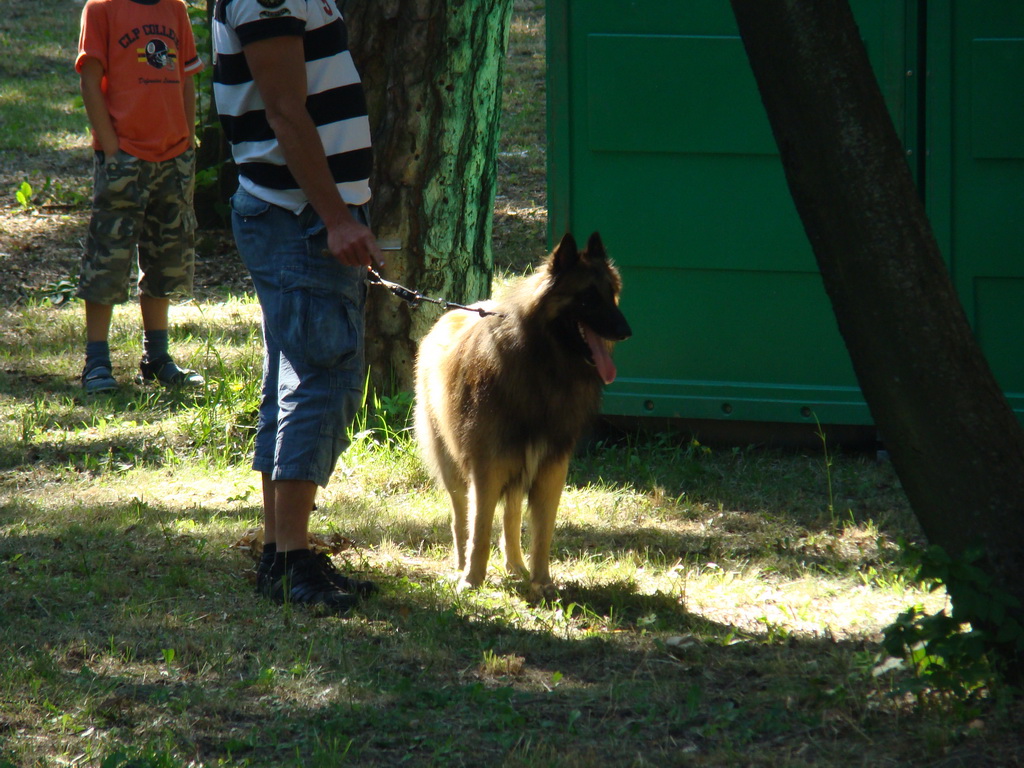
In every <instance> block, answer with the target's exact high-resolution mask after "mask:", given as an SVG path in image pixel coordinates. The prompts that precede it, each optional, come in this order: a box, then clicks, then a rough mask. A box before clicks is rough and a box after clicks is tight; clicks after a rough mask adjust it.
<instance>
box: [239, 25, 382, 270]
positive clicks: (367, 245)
mask: <svg viewBox="0 0 1024 768" xmlns="http://www.w3.org/2000/svg"><path fill="white" fill-rule="evenodd" d="M243 50H244V52H245V58H246V61H247V62H248V64H249V70H250V71H251V72H252V76H253V79H254V80H255V82H256V87H257V88H259V91H260V96H262V97H263V103H264V105H265V107H266V111H267V121H268V122H269V123H270V127H271V128H272V129H273V131H274V134H275V135H276V136H277V140H278V143H280V145H281V151H282V152H283V153H284V159H285V162H286V163H288V169H289V170H290V171H291V172H292V175H293V176H294V177H295V180H296V181H297V182H298V183H299V186H300V187H302V191H303V192H305V194H306V198H307V199H308V200H309V203H310V205H312V206H313V209H314V210H315V211H316V212H317V213H318V214H319V215H320V218H321V219H323V221H324V224H325V225H326V226H327V247H328V249H329V250H330V251H331V254H332V255H333V256H334V258H336V259H337V260H338V261H340V262H341V263H342V264H347V265H349V266H360V265H361V266H364V267H365V266H370V264H371V263H372V262H373V261H376V262H377V263H382V257H381V252H380V249H379V248H378V247H377V242H376V240H375V239H374V237H373V233H372V232H371V231H370V230H369V228H368V227H365V226H363V224H361V223H360V222H358V221H356V220H355V219H354V218H352V214H351V213H349V210H348V206H347V205H346V204H345V201H344V200H342V199H341V195H340V194H339V193H338V188H337V187H336V186H335V184H334V179H333V178H332V176H331V172H330V169H329V168H328V166H327V155H326V153H325V151H324V146H323V143H322V142H321V141H320V135H319V134H318V133H317V130H316V125H315V124H314V123H313V119H312V118H311V117H310V115H309V112H308V111H307V110H306V65H305V59H304V56H303V48H302V38H301V37H297V36H286V37H272V38H268V39H266V40H257V41H256V42H253V43H250V44H248V45H246V46H245V48H244V49H243Z"/></svg>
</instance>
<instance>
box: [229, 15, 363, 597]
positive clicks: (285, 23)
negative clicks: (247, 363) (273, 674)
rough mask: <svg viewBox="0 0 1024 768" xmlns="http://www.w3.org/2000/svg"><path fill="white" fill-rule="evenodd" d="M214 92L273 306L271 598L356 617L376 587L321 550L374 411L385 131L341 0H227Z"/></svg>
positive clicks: (268, 355) (267, 481)
mask: <svg viewBox="0 0 1024 768" xmlns="http://www.w3.org/2000/svg"><path fill="white" fill-rule="evenodd" d="M213 40H214V55H215V63H214V90H215V94H216V99H217V108H218V111H219V112H220V118H221V123H222V125H223V126H224V131H225V134H226V136H227V139H228V141H229V143H230V144H231V149H232V155H233V157H234V160H235V163H236V165H237V166H238V170H239V189H238V191H237V192H236V193H235V195H234V196H233V197H232V199H231V207H232V227H233V229H234V233H235V241H236V243H237V245H238V249H239V252H240V254H241V256H242V259H243V260H244V261H245V264H246V267H247V268H248V270H249V272H250V274H251V275H252V279H253V285H254V287H255V289H256V293H257V296H258V297H259V301H260V306H261V308H262V310H263V339H264V348H265V354H264V365H263V398H262V402H261V404H260V413H259V423H258V427H257V433H256V446H255V452H254V453H255V455H254V459H253V469H255V470H256V471H257V472H260V473H261V474H262V479H263V505H264V550H263V555H262V559H261V560H260V565H259V567H258V570H257V589H258V591H259V592H260V593H261V594H263V595H265V596H267V597H270V598H272V599H273V600H275V601H277V602H290V603H296V604H308V605H312V606H317V607H320V608H324V609H326V610H327V611H329V612H331V613H336V614H337V613H344V612H345V611H347V610H348V609H349V608H351V607H352V606H353V605H355V604H356V603H357V602H358V600H359V599H360V598H361V597H365V596H366V595H368V594H370V593H371V592H372V591H374V589H375V587H374V585H373V584H372V583H370V582H365V581H357V580H355V579H352V578H349V577H346V576H343V575H342V574H340V573H338V572H337V571H336V570H335V569H334V566H333V564H332V563H331V560H330V558H329V557H327V556H326V555H319V556H317V555H314V554H313V553H312V552H311V551H310V550H309V543H308V535H309V516H310V512H311V511H312V509H313V505H314V500H315V497H316V492H317V488H318V486H320V487H322V486H325V485H326V484H327V482H328V479H329V478H330V475H331V473H332V472H333V471H334V467H335V464H336V462H337V460H338V457H339V456H340V455H341V452H342V451H343V450H344V449H345V448H346V447H347V446H348V440H347V436H346V435H347V429H348V425H349V423H350V422H351V420H352V417H353V416H354V415H355V412H356V410H357V409H358V408H359V407H360V405H361V398H362V385H363V330H364V326H363V308H364V302H365V298H366V296H365V292H366V287H365V277H366V267H367V266H369V265H370V264H371V263H372V262H373V261H376V262H378V263H380V261H381V254H380V250H379V248H378V247H377V244H376V241H375V239H374V236H373V233H372V232H371V231H370V229H369V221H368V218H367V212H366V204H367V202H368V201H369V199H370V188H369V176H370V170H371V150H370V129H369V120H368V118H367V114H366V100H365V97H364V94H363V89H362V85H361V82H360V79H359V74H358V72H357V71H356V68H355V65H354V64H353V61H352V56H351V53H350V52H349V50H348V32H347V29H346V26H345V22H344V20H343V19H342V17H341V14H340V12H339V10H338V7H337V6H336V5H335V0H217V4H216V7H215V11H214V28H213Z"/></svg>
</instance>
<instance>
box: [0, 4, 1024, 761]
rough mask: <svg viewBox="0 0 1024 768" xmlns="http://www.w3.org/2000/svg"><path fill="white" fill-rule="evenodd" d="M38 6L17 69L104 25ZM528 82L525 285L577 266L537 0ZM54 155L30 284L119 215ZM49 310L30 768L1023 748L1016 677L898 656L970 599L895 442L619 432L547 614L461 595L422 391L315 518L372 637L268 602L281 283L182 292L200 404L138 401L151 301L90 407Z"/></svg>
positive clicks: (17, 228) (506, 182) (18, 559)
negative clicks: (820, 442)
mask: <svg viewBox="0 0 1024 768" xmlns="http://www.w3.org/2000/svg"><path fill="white" fill-rule="evenodd" d="M12 2H13V3H14V5H12V9H14V11H16V12H17V13H21V12H22V11H23V10H24V5H23V4H22V0H12ZM25 5H27V4H25ZM35 7H36V8H38V13H37V14H36V15H35V16H34V17H33V18H35V19H37V20H38V21H40V25H39V26H40V29H38V30H36V28H35V25H28V26H24V28H19V34H17V35H12V34H11V33H10V32H9V31H7V32H5V34H7V35H8V36H7V37H6V38H5V39H4V44H5V46H10V48H9V50H10V51H11V53H10V55H9V56H8V57H7V58H8V60H9V63H8V64H7V65H5V66H9V67H13V66H22V65H21V64H20V63H19V64H12V63H10V62H23V61H26V60H27V56H28V55H29V54H30V52H31V51H33V50H37V49H39V48H40V47H41V46H42V47H45V46H46V45H52V43H47V42H46V41H47V40H50V39H52V40H73V36H74V26H75V24H76V23H77V19H76V18H75V17H73V16H72V15H71V14H69V13H68V11H67V6H66V4H64V3H58V2H57V1H56V0H43V1H42V2H39V3H36V4H35ZM19 18H20V19H22V21H23V22H24V21H25V20H27V19H28V18H29V17H28V16H20V17H19ZM4 23H6V22H4ZM3 29H5V30H9V28H8V27H3ZM22 54H24V55H22ZM538 57H540V58H539V59H538ZM508 71H509V77H510V78H511V82H510V85H509V87H508V88H507V89H506V91H507V93H508V94H510V95H509V98H508V102H507V104H506V106H507V110H508V111H507V115H506V122H505V124H504V125H505V129H504V130H505V139H504V142H505V143H504V144H503V153H504V154H503V158H504V159H503V161H502V169H503V170H502V180H501V181H500V182H499V185H500V189H499V192H500V193H501V194H502V195H503V197H501V198H499V200H498V201H497V204H496V233H495V250H496V255H497V257H498V259H499V261H500V263H501V264H502V266H503V267H504V270H505V271H506V272H507V273H510V274H514V273H515V272H516V271H517V270H521V268H522V266H523V265H524V264H525V263H527V253H528V252H529V255H530V257H531V258H532V257H535V256H536V255H538V254H539V253H540V252H541V251H542V250H543V242H542V241H543V224H544V216H543V204H544V199H543V146H542V143H541V139H542V137H543V120H542V119H541V117H539V116H538V113H537V109H539V107H538V106H537V103H536V102H537V88H538V84H539V86H540V87H542V86H543V78H542V76H540V75H539V74H538V73H542V72H543V9H542V6H537V5H534V4H530V5H526V4H522V3H520V4H518V5H517V13H516V23H515V27H514V29H513V40H512V45H511V52H510V62H509V69H508ZM40 72H41V74H42V75H43V76H42V78H41V82H40V83H39V84H34V85H32V86H31V87H33V88H39V89H41V90H39V91H38V95H36V96H32V98H41V99H43V100H45V101H47V103H58V102H59V101H60V98H61V97H60V96H59V94H61V93H63V92H64V90H65V89H66V88H67V87H68V86H67V79H68V77H69V75H68V73H67V72H66V71H64V70H60V69H59V68H55V69H54V70H53V71H52V72H51V71H50V70H45V69H44V70H40ZM538 78H539V79H538ZM4 82H5V83H6V82H7V80H6V79H5V80H4ZM524 83H526V84H525V85H524ZM5 87H6V86H5ZM25 87H28V86H25ZM517 94H518V95H517ZM9 106H10V103H9V102H4V103H3V105H2V109H3V113H2V114H3V116H4V118H5V119H4V121H3V127H0V142H3V141H8V142H13V141H14V140H15V137H14V134H10V133H5V132H4V131H6V130H7V126H8V125H10V123H9V122H8V121H7V119H6V118H7V115H8V109H9ZM531 110H533V111H532V112H531ZM32 130H37V129H32ZM32 140H33V141H38V146H39V154H38V155H30V154H25V155H18V159H17V163H16V164H15V165H16V167H14V168H11V167H5V169H4V170H3V172H2V173H3V174H6V175H4V176H3V178H4V181H5V183H7V184H8V185H9V187H8V188H4V190H3V193H4V200H3V206H4V207H3V210H0V215H2V217H3V221H4V225H5V226H4V227H2V228H0V229H2V230H3V231H2V232H0V266H2V267H3V268H4V269H5V271H6V272H7V273H8V274H11V268H10V266H9V265H10V264H12V263H17V259H16V258H15V257H16V256H17V255H18V254H19V253H21V252H22V251H23V250H24V249H25V248H34V247H35V246H34V245H33V244H34V243H36V242H37V241H38V239H39V238H43V237H49V238H52V241H51V240H46V242H48V243H49V242H54V243H58V242H59V243H60V247H62V248H66V249H67V250H68V251H69V252H72V251H73V250H74V248H75V245H74V243H75V241H76V239H77V238H80V237H81V233H82V229H83V227H84V221H85V216H86V212H85V211H84V210H83V209H82V206H81V205H80V204H72V203H71V202H69V203H68V209H67V210H62V211H59V212H53V211H52V210H48V209H46V208H45V207H38V208H35V209H32V210H25V209H24V208H23V207H22V206H20V205H19V204H18V203H17V202H16V201H15V199H14V188H15V185H14V184H12V182H14V181H20V179H21V178H22V177H23V176H28V177H30V178H43V177H46V176H47V175H52V174H53V173H54V171H53V169H54V166H53V165H52V164H50V163H51V161H53V162H56V161H55V160H54V158H58V159H60V158H61V157H62V156H61V155H60V151H59V150H58V149H56V148H55V147H54V144H53V140H52V139H51V138H46V137H43V138H39V139H32ZM58 143H59V142H58ZM73 149H74V152H75V153H78V155H85V154H87V149H86V148H85V144H84V141H83V140H81V138H79V139H76V142H75V143H74V147H73ZM520 152H525V154H519V153H520ZM538 157H540V161H539V162H538V161H537V158H538ZM5 162H13V161H8V160H5ZM61 162H64V161H63V160H61ZM67 162H68V163H70V164H69V165H68V166H66V167H65V166H58V168H63V169H64V170H61V171H60V174H61V175H62V177H63V178H66V179H67V180H68V181H67V183H68V184H69V185H75V184H77V185H80V186H82V187H86V188H87V186H88V179H87V176H86V175H85V174H86V173H87V168H86V166H85V163H84V162H80V163H79V164H78V165H75V164H74V163H71V161H70V160H69V161H67ZM68 169H70V170H68ZM513 170H514V171H515V173H514V174H513V173H512V172H511V171H513ZM513 176H514V178H513ZM8 189H9V193H8ZM4 233H7V234H4ZM11 233H13V234H11ZM523 233H526V234H525V235H524V234H523ZM530 238H535V240H530ZM217 242H218V241H217V240H216V238H211V240H210V243H211V245H210V246H209V248H210V249H213V248H215V247H219V246H217V245H216V243H217ZM503 243H504V244H512V243H514V244H515V246H514V248H513V247H512V246H508V247H506V245H503ZM204 256H205V260H206V261H208V262H209V261H223V260H226V259H229V258H230V256H231V255H230V254H227V253H220V252H217V251H215V250H210V251H207V252H206V253H205V254H204ZM56 274H57V275H58V276H59V270H58V272H57V273H56ZM66 276H71V273H70V272H68V273H67V275H66ZM33 277H34V279H35V280H36V284H37V285H38V284H39V282H40V280H41V278H39V276H29V277H26V280H31V279H33ZM42 293H44V292H42V291H38V290H29V291H27V292H26V293H25V294H22V296H23V298H20V299H19V300H18V301H17V302H16V303H12V304H11V305H10V306H9V307H5V308H0V573H2V574H3V576H4V578H5V588H4V590H3V591H2V592H0V654H2V657H3V659H4V664H2V665H0V766H4V768H6V767H7V766H18V768H30V767H34V766H40V767H42V766H53V765H87V766H102V767H103V768H116V767H117V766H129V765H130V766H144V767H147V768H148V767H157V766H167V767H168V768H179V767H182V768H183V767H184V766H291V765H295V766H299V765H301V766H336V765H393V764H406V765H413V766H435V765H436V766H457V765H465V766H482V765H500V766H510V767H518V766H531V767H532V766H539V765H540V766H564V767H566V768H569V767H577V766H597V765H623V766H650V765H665V766H669V765H696V766H735V765H749V766H760V765H763V766H779V765H785V766H812V765H813V766H850V765H870V766H918V765H919V766H929V765H944V766H946V765H948V766H954V765H965V766H966V765H1019V764H1020V763H1021V758H1022V754H1021V747H1020V744H1019V734H1020V732H1021V710H1020V706H1019V704H1016V703H1013V702H1012V701H1011V702H1007V701H1006V700H1005V699H1003V698H1001V697H1000V695H999V694H1000V693H1001V692H1000V691H980V692H977V695H975V696H973V697H956V696H950V695H947V694H942V693H941V692H937V691H930V690H928V689H927V688H925V689H923V690H921V689H920V688H919V687H918V686H916V685H915V683H916V682H917V681H915V680H914V678H913V674H912V671H910V670H908V669H905V668H901V667H900V666H899V665H895V666H893V667H891V668H887V669H888V671H884V669H883V668H881V667H879V666H878V663H879V662H880V661H882V659H881V657H880V652H881V649H880V646H879V639H880V633H881V630H882V629H883V628H884V627H885V626H886V625H887V624H889V623H890V622H891V621H892V620H893V619H894V618H895V617H896V615H897V614H898V613H899V612H900V611H901V610H903V609H904V608H906V607H907V606H909V605H913V604H916V603H921V604H925V605H927V606H929V607H930V609H931V610H936V609H938V608H940V607H941V606H942V605H943V604H944V596H943V595H942V593H941V592H938V593H927V592H923V591H921V590H920V589H919V588H918V587H916V586H915V585H914V584H913V583H912V579H911V578H910V575H911V574H910V570H909V567H908V565H907V564H906V562H905V560H904V558H903V554H902V549H901V545H900V542H901V541H904V540H907V541H919V538H920V537H919V531H918V528H917V526H916V524H915V522H914V520H913V517H912V515H911V514H910V511H909V509H908V508H907V505H906V501H905V499H904V497H903V494H902V492H901V491H900V488H899V484H898V482H897V480H896V478H895V476H894V475H893V472H892V469H891V467H890V466H889V465H888V464H886V463H885V462H879V461H876V459H875V457H874V456H872V455H866V454H859V453H850V452H844V451H842V450H839V451H835V450H832V449H830V450H829V451H828V453H823V452H822V451H820V450H817V451H803V452H801V451H781V450H768V449H764V448H759V447H735V448H733V447H728V446H726V447H717V446H716V447H713V448H709V447H708V446H705V445H701V444H700V443H699V442H696V441H694V440H692V438H690V437H689V436H687V435H679V434H673V433H671V432H659V433H652V434H627V435H622V434H616V433H612V432H607V433H601V434H599V435H598V436H597V437H596V438H595V439H594V440H593V441H591V442H589V443H588V444H587V445H586V446H585V447H584V450H582V451H581V452H580V454H579V455H578V456H577V457H576V458H575V460H574V461H573V464H572V467H571V472H570V478H569V483H568V487H567V489H566V492H565V495H564V498H563V503H562V507H561V510H560V513H559V522H558V527H557V530H556V534H555V547H554V562H553V573H554V577H555V579H556V581H557V582H558V583H559V585H560V587H561V597H560V599H559V600H558V601H555V602H552V603H542V604H537V603H534V602H531V601H529V600H528V599H527V598H526V593H525V590H524V589H523V586H522V585H521V584H520V583H519V582H517V581H516V580H515V579H512V578H509V577H508V576H507V575H506V574H503V573H502V572H501V571H500V569H498V568H497V567H496V566H495V565H492V569H491V572H490V578H489V581H488V583H487V584H486V585H485V587H484V588H482V589H480V590H479V591H476V592H471V593H458V592H456V591H455V590H454V589H453V586H452V581H451V578H450V577H451V556H450V547H451V536H450V532H449V512H448V505H447V501H446V500H445V498H444V497H443V495H442V494H441V493H440V492H439V491H438V490H437V489H436V488H435V487H434V486H433V485H432V484H431V482H430V481H429V479H428V477H427V475H426V473H425V471H424V468H423V466H422V464H421V463H420V461H419V459H418V457H417V455H416V451H415V448H414V446H413V445H412V444H411V441H410V436H409V432H408V429H407V417H408V407H409V404H410V401H409V398H408V396H407V395H406V396H402V395H399V396H396V397H394V398H392V399H390V400H385V401H378V402H376V403H370V404H368V406H367V408H366V410H365V411H364V413H363V414H362V415H361V416H360V418H359V420H358V421H357V423H356V425H355V427H354V430H353V438H354V442H353V445H352V447H351V448H350V450H349V451H348V452H347V453H346V454H345V456H344V457H343V461H342V463H341V464H340V465H339V467H338V469H337V471H336V473H335V476H334V478H333V480H332V483H331V485H330V486H329V487H328V489H327V490H326V491H325V492H324V493H323V494H322V495H321V497H320V499H319V508H318V510H317V512H316V513H315V517H314V521H313V528H314V530H315V531H316V532H317V533H318V534H320V535H321V536H322V537H325V538H328V539H330V540H331V541H335V542H340V543H338V544H337V545H336V548H337V550H338V552H337V553H336V554H335V560H336V561H337V562H338V564H339V566H345V567H348V568H351V569H353V570H357V571H360V572H362V573H364V574H367V575H368V576H369V577H371V578H373V579H374V580H375V581H377V582H378V583H379V584H380V585H381V587H382V593H381V595H379V596H378V597H377V598H375V599H373V600H372V601H370V602H369V603H367V605H366V607H365V609H363V610H360V611H359V612H357V613H356V615H354V616H352V617H351V618H348V619H335V618H324V617H317V616H315V615H311V614H309V613H307V612H305V611H301V610H281V609H279V608H276V607H273V606H271V605H268V604H266V603H264V602H263V601H261V600H257V599H256V598H255V597H254V596H253V589H252V584H251V580H250V579H251V574H250V565H251V557H250V554H249V550H248V549H247V546H248V545H249V544H250V543H251V538H250V537H249V532H250V531H251V530H252V529H253V528H255V527H256V526H258V524H259V517H260V500H259V488H258V484H257V479H256V476H255V475H254V474H253V473H252V472H251V471H249V469H248V468H247V455H248V451H249V449H250V447H251V438H252V427H253V423H254V408H255V405H256V402H257V397H258V393H257V385H256V381H257V379H258V370H259V357H260V341H259V310H258V306H257V305H256V303H255V302H254V300H253V298H252V297H251V295H249V294H248V293H247V292H246V291H244V290H235V289H234V288H227V287H225V286H224V285H217V286H214V287H213V288H212V289H211V290H208V291H204V292H203V293H202V294H201V296H200V298H199V300H198V301H196V302H194V303H188V304H182V305H176V306H174V307H173V309H172V326H173V334H172V344H173V347H174V349H175V352H176V353H177V354H178V356H179V357H180V358H181V359H182V360H183V361H184V362H186V363H187V364H188V365H190V366H191V367H196V368H199V369H201V370H202V371H203V372H204V373H205V374H206V375H207V379H208V381H209V385H208V386H207V388H206V389H205V390H204V391H203V392H201V393H200V394H198V395H197V396H183V395H176V394H174V393H169V392H165V391H162V390H155V389H151V388H142V387H138V386H135V385H133V384H130V383H127V382H128V381H129V380H130V376H131V372H132V370H133V367H134V365H135V364H136V362H137V359H138V356H139V354H140V351H141V350H140V347H139V338H138V337H139V332H138V329H137V320H136V317H135V313H134V310H133V309H131V308H128V309H126V310H124V311H118V312H116V313H115V324H114V328H113V337H112V347H113V350H114V354H115V356H114V364H115V368H116V374H117V375H118V377H119V378H120V379H121V380H122V381H125V382H126V384H125V386H123V387H122V389H121V391H120V392H118V393H117V394H115V395H113V396H110V397H101V398H95V399H84V398H83V397H82V396H81V392H80V389H79V387H78V383H77V376H78V373H79V368H80V364H81V360H80V353H81V346H82V325H83V317H82V309H81V306H80V305H79V304H78V303H76V302H70V303H68V304H64V305H61V306H54V305H53V304H51V303H50V302H48V301H46V300H42V299H40V298H39V296H40V295H42ZM827 429H828V427H827V426H826V427H824V430H826V431H827ZM497 561H498V558H497V556H496V555H495V557H494V559H493V560H492V563H496V562H497Z"/></svg>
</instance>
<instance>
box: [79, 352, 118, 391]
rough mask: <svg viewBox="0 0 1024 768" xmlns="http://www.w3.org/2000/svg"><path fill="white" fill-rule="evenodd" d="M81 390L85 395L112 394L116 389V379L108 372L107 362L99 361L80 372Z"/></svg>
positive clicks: (108, 364)
mask: <svg viewBox="0 0 1024 768" xmlns="http://www.w3.org/2000/svg"><path fill="white" fill-rule="evenodd" d="M82 389H83V390H84V391H85V394H87V395H94V394H98V393H100V392H113V391H115V390H116V389H117V379H115V378H114V375H113V373H111V371H110V361H109V360H99V361H97V362H95V363H93V364H92V365H90V366H89V367H88V368H86V369H85V370H84V371H82Z"/></svg>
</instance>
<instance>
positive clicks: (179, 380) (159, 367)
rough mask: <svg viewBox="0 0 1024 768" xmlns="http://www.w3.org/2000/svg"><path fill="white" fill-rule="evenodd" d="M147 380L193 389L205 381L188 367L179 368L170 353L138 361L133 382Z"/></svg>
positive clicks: (138, 382) (143, 382)
mask: <svg viewBox="0 0 1024 768" xmlns="http://www.w3.org/2000/svg"><path fill="white" fill-rule="evenodd" d="M147 381H156V382H158V383H160V384H163V385H164V386H165V387H183V388H187V389H195V388H198V387H201V386H203V385H204V384H205V383H206V379H204V378H203V377H202V375H201V374H199V373H196V372H195V371H190V370H189V369H188V368H179V367H178V365H177V364H176V363H175V362H174V359H173V358H172V357H171V356H170V355H164V356H162V357H158V358H157V359H156V360H150V359H148V358H146V357H143V358H142V360H140V361H139V375H138V376H136V377H135V383H136V384H145V383H146V382H147Z"/></svg>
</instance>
